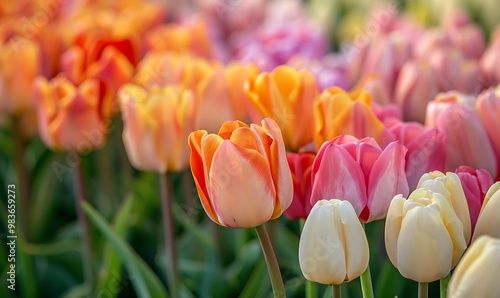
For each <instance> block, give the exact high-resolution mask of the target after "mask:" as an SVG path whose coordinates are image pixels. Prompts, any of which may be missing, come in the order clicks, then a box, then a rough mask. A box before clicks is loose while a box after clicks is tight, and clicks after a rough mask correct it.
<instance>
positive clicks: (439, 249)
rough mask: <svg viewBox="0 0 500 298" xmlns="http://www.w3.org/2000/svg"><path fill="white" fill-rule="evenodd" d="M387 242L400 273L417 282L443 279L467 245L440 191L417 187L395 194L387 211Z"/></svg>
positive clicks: (389, 251) (393, 262) (387, 247)
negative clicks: (404, 196) (407, 192)
mask: <svg viewBox="0 0 500 298" xmlns="http://www.w3.org/2000/svg"><path fill="white" fill-rule="evenodd" d="M385 246H386V250H387V255H388V256H389V259H390V260H391V262H392V264H393V265H394V266H395V267H396V268H398V270H399V272H400V273H401V275H403V276H404V277H406V278H409V279H412V280H414V281H417V282H432V281H435V280H438V279H441V278H443V277H445V276H446V275H448V273H450V271H451V269H453V267H455V265H456V264H457V262H458V260H459V259H460V257H461V256H462V254H463V252H464V251H465V249H466V247H467V242H466V241H465V238H464V235H463V228H462V224H461V223H460V220H459V219H458V217H457V215H456V214H455V212H454V211H453V209H452V208H451V206H450V204H449V203H448V201H447V200H446V199H445V198H444V197H443V196H442V195H440V194H439V193H434V192H432V191H429V190H425V189H417V190H415V191H414V192H413V193H411V194H410V196H409V197H408V199H405V198H403V196H402V195H398V196H396V197H394V199H393V200H392V202H391V205H390V206H389V210H388V212H387V218H386V223H385Z"/></svg>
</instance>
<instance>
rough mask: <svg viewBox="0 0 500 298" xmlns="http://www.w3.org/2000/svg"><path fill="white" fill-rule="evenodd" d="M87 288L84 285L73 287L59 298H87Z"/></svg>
mask: <svg viewBox="0 0 500 298" xmlns="http://www.w3.org/2000/svg"><path fill="white" fill-rule="evenodd" d="M89 294H90V293H89V287H88V286H87V285H86V284H82V285H78V286H75V287H73V288H71V289H69V290H68V291H67V292H65V293H63V294H62V295H61V298H85V297H89Z"/></svg>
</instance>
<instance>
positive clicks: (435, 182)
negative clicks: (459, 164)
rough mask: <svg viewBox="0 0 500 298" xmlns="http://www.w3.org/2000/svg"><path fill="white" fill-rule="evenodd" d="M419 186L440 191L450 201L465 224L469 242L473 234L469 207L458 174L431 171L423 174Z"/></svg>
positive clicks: (464, 229)
mask: <svg viewBox="0 0 500 298" xmlns="http://www.w3.org/2000/svg"><path fill="white" fill-rule="evenodd" d="M417 188H424V189H426V190H429V191H433V192H435V193H439V194H440V195H442V196H443V197H444V198H445V199H446V200H447V201H448V203H449V204H450V206H451V207H452V208H453V210H454V211H455V213H456V214H457V216H458V219H459V220H460V222H461V223H462V225H463V231H464V238H465V240H466V241H467V242H469V240H470V236H471V223H470V214H469V207H468V204H467V199H466V198H465V192H464V190H463V188H462V183H461V181H460V178H459V177H458V175H457V174H455V173H452V172H447V173H446V174H444V173H442V172H440V171H433V172H429V173H426V174H424V175H422V177H421V178H420V181H419V182H418V185H417Z"/></svg>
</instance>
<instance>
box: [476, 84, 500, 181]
mask: <svg viewBox="0 0 500 298" xmlns="http://www.w3.org/2000/svg"><path fill="white" fill-rule="evenodd" d="M476 108H477V111H478V112H479V117H480V118H481V121H482V123H483V125H484V128H485V129H486V132H487V133H488V137H489V138H490V141H491V145H492V146H493V150H494V151H495V155H496V159H497V175H499V176H500V135H499V134H498V127H499V126H500V118H499V116H498V115H500V85H498V86H497V87H496V89H489V90H486V91H484V92H483V93H481V94H479V96H478V98H477V101H476ZM493 177H495V176H493ZM497 179H500V177H498V178H497Z"/></svg>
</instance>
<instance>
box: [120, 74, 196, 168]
mask: <svg viewBox="0 0 500 298" xmlns="http://www.w3.org/2000/svg"><path fill="white" fill-rule="evenodd" d="M119 98H120V104H121V110H122V113H123V116H124V130H123V142H124V144H125V149H126V150H127V155H128V156H129V159H130V162H131V163H132V165H133V166H134V167H136V168H138V169H141V170H147V171H155V172H159V173H165V172H178V171H181V170H183V169H184V168H187V166H188V165H189V150H188V147H187V143H186V142H185V140H186V139H187V138H188V136H189V133H190V132H191V131H193V129H194V119H195V118H194V111H195V102H194V98H193V95H192V92H190V91H188V90H185V89H184V88H182V87H178V86H168V87H164V88H160V87H155V88H153V89H151V90H149V91H147V90H145V89H144V88H142V87H140V86H137V85H132V84H128V85H125V86H123V87H122V88H121V89H120V92H119Z"/></svg>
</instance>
